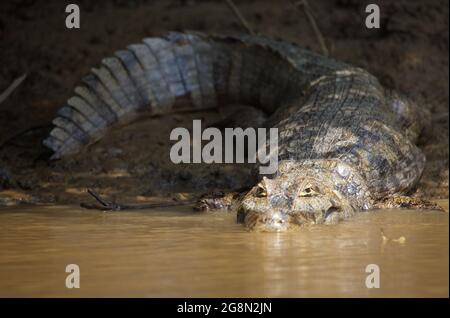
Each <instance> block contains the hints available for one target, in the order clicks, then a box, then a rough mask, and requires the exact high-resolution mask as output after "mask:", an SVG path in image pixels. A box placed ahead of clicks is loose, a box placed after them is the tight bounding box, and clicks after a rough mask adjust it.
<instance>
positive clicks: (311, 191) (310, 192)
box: [298, 186, 320, 197]
mask: <svg viewBox="0 0 450 318" xmlns="http://www.w3.org/2000/svg"><path fill="white" fill-rule="evenodd" d="M318 194H320V190H319V188H318V187H316V186H307V187H306V188H304V189H303V190H302V191H300V192H299V193H298V196H299V197H312V196H316V195H318Z"/></svg>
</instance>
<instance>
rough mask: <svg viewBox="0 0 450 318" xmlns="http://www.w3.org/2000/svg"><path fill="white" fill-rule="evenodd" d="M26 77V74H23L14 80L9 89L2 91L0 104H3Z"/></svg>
mask: <svg viewBox="0 0 450 318" xmlns="http://www.w3.org/2000/svg"><path fill="white" fill-rule="evenodd" d="M26 77H27V74H23V75H22V76H20V77H19V78H16V79H15V80H14V81H13V82H12V83H11V85H9V87H8V88H7V89H6V90H5V91H3V93H1V94H0V104H1V103H3V102H4V101H5V100H6V99H7V98H8V96H9V95H11V93H12V92H14V90H15V89H16V88H17V87H18V86H19V85H20V84H22V82H23V81H24V80H25V78H26Z"/></svg>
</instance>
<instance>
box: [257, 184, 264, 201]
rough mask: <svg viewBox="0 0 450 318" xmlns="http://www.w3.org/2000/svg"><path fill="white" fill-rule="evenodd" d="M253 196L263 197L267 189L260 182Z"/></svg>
mask: <svg viewBox="0 0 450 318" xmlns="http://www.w3.org/2000/svg"><path fill="white" fill-rule="evenodd" d="M255 197H258V198H264V197H267V191H266V188H264V186H263V185H262V184H258V186H257V187H256V190H255Z"/></svg>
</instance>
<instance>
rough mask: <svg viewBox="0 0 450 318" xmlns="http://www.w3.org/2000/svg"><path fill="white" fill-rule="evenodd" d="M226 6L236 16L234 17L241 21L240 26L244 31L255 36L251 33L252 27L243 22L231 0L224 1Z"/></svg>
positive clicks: (245, 21)
mask: <svg viewBox="0 0 450 318" xmlns="http://www.w3.org/2000/svg"><path fill="white" fill-rule="evenodd" d="M226 2H227V4H228V6H229V7H230V9H231V11H233V13H234V14H235V15H236V17H237V18H238V19H239V21H241V23H242V25H243V26H244V28H245V29H247V32H248V33H249V34H251V35H255V32H254V31H253V29H252V27H251V26H250V23H248V22H247V20H245V18H244V16H243V15H242V14H241V12H240V11H239V9H238V8H237V7H236V5H235V4H234V2H233V1H232V0H226Z"/></svg>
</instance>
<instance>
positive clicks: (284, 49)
mask: <svg viewBox="0 0 450 318" xmlns="http://www.w3.org/2000/svg"><path fill="white" fill-rule="evenodd" d="M75 92H76V93H77V96H75V97H73V98H71V99H69V101H68V106H65V107H63V108H62V109H61V110H60V111H59V112H58V115H59V116H58V117H57V118H56V119H55V120H54V124H55V126H56V127H55V129H54V130H53V131H52V132H51V134H50V136H49V138H47V139H46V140H45V141H44V143H45V144H46V145H47V146H48V147H49V148H51V149H52V150H53V151H54V155H53V158H54V159H55V158H61V157H64V156H68V155H70V154H72V153H76V152H78V151H80V150H81V149H82V147H83V146H84V145H86V144H88V143H91V142H93V141H95V140H97V139H98V138H100V137H101V136H102V134H103V133H104V131H105V129H106V128H108V127H109V126H111V125H112V124H114V123H115V122H119V121H120V122H123V121H126V120H128V119H129V118H132V117H135V116H138V115H139V112H141V111H143V110H149V111H151V112H157V113H164V112H170V111H172V110H174V109H176V108H177V105H178V103H177V102H178V101H179V100H181V99H185V98H186V97H189V98H190V100H191V102H192V103H191V104H192V106H193V107H194V108H196V109H202V108H207V107H211V106H222V105H226V104H227V103H230V102H239V103H244V104H247V105H252V106H255V107H257V108H259V109H261V110H263V111H264V112H265V113H266V114H269V115H270V117H269V119H268V121H267V122H266V124H265V126H266V127H277V128H278V129H279V149H278V153H279V169H278V172H277V173H276V174H275V175H274V176H270V177H269V178H262V180H261V182H259V183H258V184H257V185H256V186H255V187H254V188H253V189H251V190H250V191H248V192H247V193H245V194H242V195H241V196H234V197H233V196H231V197H230V196H229V195H228V196H225V199H224V201H223V202H221V201H220V200H219V199H217V197H215V198H212V199H211V198H210V199H208V198H203V199H202V201H201V202H200V203H199V206H198V207H199V208H200V209H208V208H223V207H230V206H234V205H235V204H236V205H237V208H238V221H241V222H243V223H245V225H246V226H247V227H248V228H249V229H259V230H267V231H282V230H285V229H288V228H292V227H298V226H301V225H305V224H311V223H314V224H317V223H336V222H337V221H339V220H340V219H344V218H348V217H350V216H351V215H353V214H354V213H355V212H356V211H359V210H367V209H371V208H373V207H374V206H377V207H379V206H380V203H379V202H387V201H389V198H392V197H395V196H398V195H402V194H405V193H407V192H408V191H410V190H411V189H413V187H414V186H415V184H416V183H417V181H418V180H419V178H420V176H421V174H422V171H423V168H424V164H425V157H424V155H423V154H422V153H421V151H420V150H419V148H417V147H416V146H415V144H414V142H415V141H416V139H417V137H418V135H419V134H420V131H421V130H422V128H423V125H424V124H425V123H426V121H427V120H426V118H427V117H428V114H427V113H426V111H423V110H421V109H420V108H419V107H418V106H417V105H415V103H414V102H413V101H411V100H409V99H408V98H406V97H403V96H401V95H400V94H398V93H397V92H394V91H388V90H386V89H385V88H383V87H382V86H381V84H380V83H379V82H378V80H377V79H376V78H375V77H373V76H372V75H370V74H369V73H368V72H367V71H365V70H362V69H360V68H356V67H352V66H349V65H347V64H344V63H341V62H337V61H334V60H332V59H327V58H325V57H322V56H320V55H318V54H315V53H312V52H310V51H308V50H306V49H304V48H302V47H301V46H299V45H296V44H292V43H286V42H282V41H275V40H271V39H268V38H266V37H262V36H241V37H234V38H232V37H220V36H205V35H203V34H199V33H190V34H186V33H170V34H169V35H168V36H166V37H164V38H152V39H146V40H144V43H142V44H137V45H131V46H129V47H128V49H127V50H123V51H119V52H116V56H115V57H112V58H108V59H105V60H103V66H102V67H101V68H99V69H93V74H91V75H89V76H87V77H86V78H85V79H84V84H83V85H81V86H79V87H77V89H76V90H75ZM230 198H231V199H230ZM236 198H238V200H237V201H236V200H234V199H236ZM397 201H398V200H397ZM393 202H395V200H394V201H393ZM402 202H405V201H402ZM408 202H410V201H408ZM386 206H390V205H388V204H386ZM392 206H394V207H395V206H396V205H395V204H393V205H392Z"/></svg>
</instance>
